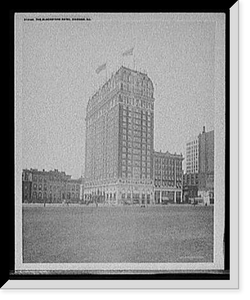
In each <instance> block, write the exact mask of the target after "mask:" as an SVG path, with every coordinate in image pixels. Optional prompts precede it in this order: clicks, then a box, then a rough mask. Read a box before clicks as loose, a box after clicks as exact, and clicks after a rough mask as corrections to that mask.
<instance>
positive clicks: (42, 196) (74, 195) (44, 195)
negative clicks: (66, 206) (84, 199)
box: [32, 192, 80, 199]
mask: <svg viewBox="0 0 250 300" xmlns="http://www.w3.org/2000/svg"><path fill="white" fill-rule="evenodd" d="M32 196H33V198H34V199H37V198H38V199H52V198H53V199H56V198H62V199H66V198H67V199H73V198H79V196H80V195H79V193H70V192H68V193H62V194H61V195H56V194H52V193H49V194H47V193H46V192H44V193H42V192H33V193H32Z"/></svg>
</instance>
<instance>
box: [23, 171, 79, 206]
mask: <svg viewBox="0 0 250 300" xmlns="http://www.w3.org/2000/svg"><path fill="white" fill-rule="evenodd" d="M81 184H82V179H81V178H80V179H71V175H67V174H66V173H65V172H59V171H58V170H57V169H55V170H53V171H52V170H51V171H45V170H42V171H39V170H37V169H29V170H28V169H24V170H23V176H22V187H23V192H22V201H23V202H27V203H44V202H46V203H62V202H64V201H66V202H79V201H80V191H81Z"/></svg>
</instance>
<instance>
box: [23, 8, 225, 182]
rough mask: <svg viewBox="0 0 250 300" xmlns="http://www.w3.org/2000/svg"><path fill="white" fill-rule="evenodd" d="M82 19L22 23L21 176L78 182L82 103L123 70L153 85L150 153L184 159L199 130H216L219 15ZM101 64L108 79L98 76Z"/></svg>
mask: <svg viewBox="0 0 250 300" xmlns="http://www.w3.org/2000/svg"><path fill="white" fill-rule="evenodd" d="M38 16H39V17H44V16H46V17H47V15H45V14H38ZM58 16H59V15H57V17H58ZM60 16H62V15H60ZM67 16H69V17H71V16H72V15H70V14H68V15H67ZM82 16H89V17H90V18H91V21H35V20H34V21H24V18H23V19H22V20H21V22H22V37H21V42H22V47H21V49H22V53H21V58H22V59H21V66H22V76H21V84H22V93H21V97H20V101H21V103H22V116H21V118H22V129H21V132H22V168H37V169H46V170H50V169H58V170H59V171H61V170H63V171H65V172H66V173H67V174H70V175H72V177H73V178H79V177H80V176H81V175H84V157H85V116H86V106H87V102H88V99H89V98H90V97H91V96H92V95H93V94H94V92H95V91H96V90H97V89H98V87H100V86H101V85H102V84H103V83H104V82H105V80H106V76H107V78H109V77H110V76H111V75H112V73H114V72H116V71H117V70H118V69H119V67H120V66H121V65H122V64H123V65H124V66H127V67H130V68H135V69H136V70H138V71H143V72H145V71H146V73H147V74H148V76H149V77H150V79H151V80H152V82H153V84H154V98H155V112H154V116H155V123H154V126H155V130H154V133H155V138H154V147H155V150H157V151H159V150H162V151H164V152H165V151H169V152H172V153H175V152H176V153H182V154H183V155H184V156H185V147H186V143H187V142H188V141H190V140H192V139H194V138H195V137H196V136H197V135H198V134H199V133H200V132H201V131H202V127H203V126H206V131H210V130H213V129H214V116H215V111H214V110H215V109H214V105H215V49H216V47H220V45H218V40H216V39H215V34H216V22H215V21H216V20H217V19H218V18H221V14H189V15H186V16H184V15H183V14H125V15H124V14H98V15H96V14H84V15H81V17H82ZM216 41H217V42H216ZM216 43H217V44H216ZM219 43H223V41H219ZM132 47H134V51H133V56H128V57H123V56H122V53H123V52H124V51H126V50H128V49H130V48H132ZM103 63H107V72H106V71H102V72H101V73H99V74H96V72H95V70H96V69H97V68H98V66H100V65H102V64H103Z"/></svg>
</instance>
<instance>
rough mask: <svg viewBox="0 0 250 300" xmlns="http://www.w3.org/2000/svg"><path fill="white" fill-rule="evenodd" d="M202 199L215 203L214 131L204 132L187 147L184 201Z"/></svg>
mask: <svg viewBox="0 0 250 300" xmlns="http://www.w3.org/2000/svg"><path fill="white" fill-rule="evenodd" d="M198 196H199V197H202V198H203V199H206V203H213V201H214V130H212V131H209V132H206V130H205V126H203V131H202V133H200V134H199V135H198V137H197V138H195V139H194V140H193V141H190V142H188V143H187V145H186V173H185V174H184V176H183V199H184V201H185V202H188V201H189V198H194V197H198Z"/></svg>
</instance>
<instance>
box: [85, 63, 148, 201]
mask: <svg viewBox="0 0 250 300" xmlns="http://www.w3.org/2000/svg"><path fill="white" fill-rule="evenodd" d="M153 93H154V88H153V83H152V81H151V80H150V78H149V77H148V76H147V74H145V73H141V72H139V71H135V70H131V69H129V68H126V67H123V66H122V67H121V68H120V69H119V70H118V71H117V72H116V73H115V74H114V75H112V76H111V78H110V79H109V80H108V81H107V82H106V83H105V84H104V85H103V86H102V87H101V88H100V89H99V90H98V91H97V92H96V93H95V94H94V95H93V97H92V98H91V99H90V100H89V102H88V105H87V112H86V147H85V151H86V152H85V189H84V194H85V199H86V200H87V199H91V198H93V197H94V198H95V199H98V201H102V202H104V203H107V204H114V205H119V204H133V203H140V204H152V203H153V201H154V184H153V154H154V152H153V149H154V96H153Z"/></svg>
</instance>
